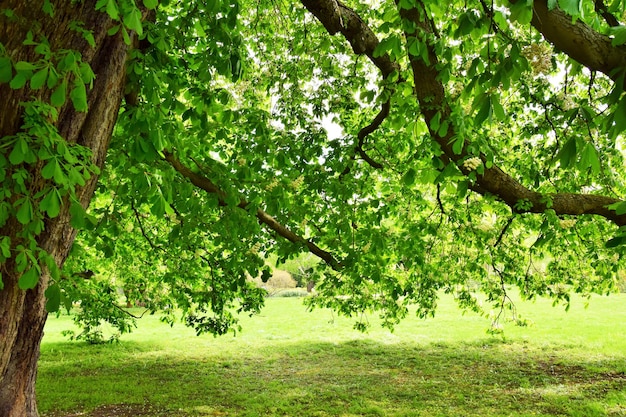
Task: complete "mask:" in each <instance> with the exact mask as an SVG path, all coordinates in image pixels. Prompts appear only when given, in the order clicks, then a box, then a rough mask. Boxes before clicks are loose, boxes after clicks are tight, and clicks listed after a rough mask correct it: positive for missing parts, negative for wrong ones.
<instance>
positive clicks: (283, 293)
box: [269, 289, 309, 297]
mask: <svg viewBox="0 0 626 417" xmlns="http://www.w3.org/2000/svg"><path fill="white" fill-rule="evenodd" d="M307 295H309V293H308V292H307V291H306V289H293V290H278V291H276V292H273V293H270V294H269V296H270V297H306V296H307Z"/></svg>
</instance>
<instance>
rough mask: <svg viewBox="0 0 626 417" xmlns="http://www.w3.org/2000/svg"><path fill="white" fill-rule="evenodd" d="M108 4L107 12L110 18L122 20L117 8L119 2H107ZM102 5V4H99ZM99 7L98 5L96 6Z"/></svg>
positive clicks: (113, 0)
mask: <svg viewBox="0 0 626 417" xmlns="http://www.w3.org/2000/svg"><path fill="white" fill-rule="evenodd" d="M105 2H106V6H105V7H106V12H107V14H108V15H109V17H110V18H111V19H113V20H119V19H120V14H119V13H120V12H119V9H118V7H117V2H116V1H115V0H105ZM98 3H101V2H98ZM96 7H97V5H96Z"/></svg>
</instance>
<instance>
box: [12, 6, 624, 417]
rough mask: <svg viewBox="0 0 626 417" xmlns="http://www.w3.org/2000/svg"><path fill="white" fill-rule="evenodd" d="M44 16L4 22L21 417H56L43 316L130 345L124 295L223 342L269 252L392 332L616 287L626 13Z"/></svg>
mask: <svg viewBox="0 0 626 417" xmlns="http://www.w3.org/2000/svg"><path fill="white" fill-rule="evenodd" d="M24 3H25V2H18V1H6V2H3V4H2V7H3V8H2V10H1V12H2V15H1V17H0V22H1V23H0V96H2V97H3V98H4V100H3V102H2V104H0V106H2V108H1V112H0V114H2V115H3V116H2V120H0V137H2V141H1V142H0V148H1V150H2V153H1V154H0V181H2V187H1V188H0V189H1V190H2V199H1V200H0V228H1V232H0V236H1V237H0V256H1V258H0V262H2V269H1V273H2V276H1V278H2V281H1V282H2V291H0V412H2V414H3V415H7V416H36V415H37V408H36V403H35V395H34V381H35V378H36V361H37V357H38V350H39V343H40V340H41V337H42V331H43V324H44V322H45V319H46V316H47V312H48V311H56V310H58V309H59V307H60V306H61V305H65V306H66V307H68V308H69V307H71V305H72V303H73V302H76V301H80V302H81V309H80V315H79V317H81V319H82V320H83V321H84V323H85V324H86V327H87V329H86V330H87V332H86V333H85V334H84V335H83V336H85V337H88V338H89V337H95V338H96V339H97V325H98V323H99V321H100V320H101V319H102V317H106V318H108V319H109V320H112V321H113V323H114V324H115V325H117V326H118V327H119V328H120V329H121V330H122V331H125V330H128V329H129V327H130V326H132V320H131V319H132V317H130V316H128V315H127V313H125V312H124V311H123V309H122V308H121V307H120V306H119V305H118V304H117V303H118V298H119V295H120V294H119V291H120V288H121V289H122V290H123V291H124V295H126V297H127V299H128V301H129V302H131V303H134V302H141V303H142V304H143V305H145V306H146V308H147V309H148V310H151V311H157V310H158V311H164V312H165V319H166V320H174V318H175V312H176V311H182V314H183V316H184V317H185V319H186V321H187V323H188V324H189V325H191V326H194V327H195V328H196V329H197V331H198V332H203V331H208V332H212V333H215V334H223V333H225V332H227V331H229V329H231V328H233V326H235V328H236V314H235V312H236V311H239V312H248V313H254V312H257V311H258V310H259V309H260V308H261V306H262V302H263V296H264V294H263V291H261V290H260V289H258V288H256V287H254V286H253V285H252V284H251V283H250V280H249V279H248V278H249V277H251V276H257V275H258V274H264V276H267V273H268V270H267V267H266V266H265V265H264V260H263V257H264V256H266V255H268V254H275V255H276V256H277V257H278V259H279V260H287V259H290V258H293V257H295V256H297V255H298V253H302V252H306V251H308V252H310V253H313V254H314V255H316V256H317V257H319V258H320V260H321V262H320V264H319V265H318V267H317V270H316V274H317V286H316V289H317V293H318V294H317V296H315V297H311V298H310V299H309V302H310V303H311V305H312V306H318V305H319V306H329V307H332V308H335V309H336V310H337V311H339V312H340V313H342V314H346V315H350V316H352V315H355V316H357V317H361V315H362V314H363V313H365V312H368V311H371V310H374V311H379V312H380V314H381V317H383V319H384V323H385V324H386V325H388V326H390V327H392V326H393V325H394V324H395V323H397V322H398V320H400V319H402V318H403V317H405V316H406V315H407V314H408V311H409V306H410V305H417V314H418V315H419V316H427V315H430V314H432V313H433V312H434V310H435V308H436V302H437V296H438V294H439V293H440V291H442V290H443V291H446V292H449V293H452V294H454V295H455V297H456V298H457V299H458V301H459V303H460V304H461V305H462V306H464V307H467V308H470V309H473V310H476V311H479V312H480V311H483V310H482V307H481V298H480V296H479V293H482V294H484V297H485V298H486V300H487V301H488V302H489V303H490V304H491V305H494V306H495V307H496V311H499V313H497V314H496V315H495V317H493V319H494V325H497V324H498V323H499V319H501V318H503V317H504V313H505V311H506V308H508V307H511V303H510V300H509V299H508V295H507V287H508V286H509V285H511V284H513V285H516V286H517V287H519V289H520V291H521V294H522V295H523V296H525V297H528V298H532V297H534V296H538V295H549V296H552V297H555V299H557V300H565V301H567V300H568V297H569V293H570V292H571V291H576V292H580V293H584V294H588V293H591V292H608V291H611V290H612V289H613V288H614V287H615V284H616V275H617V272H618V271H619V268H620V266H621V264H622V262H623V260H622V253H623V246H622V244H623V243H624V241H625V240H626V234H625V233H624V231H625V230H626V229H624V225H625V224H626V204H625V203H624V202H623V201H622V199H623V195H624V190H625V189H624V184H623V181H622V178H623V174H624V161H623V152H622V145H623V143H622V137H623V136H622V132H623V130H624V128H626V122H625V121H626V114H625V111H626V97H625V96H624V94H623V86H624V75H625V69H624V68H625V67H624V63H625V62H626V49H625V48H624V46H623V44H624V43H626V31H625V30H624V26H623V25H622V24H621V22H620V19H621V18H622V16H623V13H624V8H625V7H626V6H625V5H624V3H623V2H621V1H614V2H612V4H610V5H606V4H604V3H603V2H602V1H601V0H596V1H593V2H592V1H583V2H579V1H566V0H563V1H558V2H557V1H555V0H545V1H544V0H536V1H521V0H518V1H512V2H491V3H488V2H485V1H482V0H479V1H470V2H467V1H463V2H461V1H454V2H448V3H446V4H442V3H441V2H433V1H430V0H423V1H419V0H401V1H397V2H395V3H394V2H378V3H373V4H367V5H366V4H359V3H357V2H346V3H345V4H344V3H341V2H338V1H335V0H303V1H302V3H301V4H278V3H274V2H263V1H257V2H247V1H245V0H242V1H240V2H235V1H228V2H226V1H209V2H202V1H188V2H184V4H179V2H170V1H161V2H158V3H159V4H157V1H156V0H144V1H143V2H135V1H134V0H98V1H88V0H84V1H72V2H67V1H66V2H54V3H53V2H50V1H49V0H43V1H42V2H41V3H38V5H37V6H33V5H30V4H29V5H27V4H24ZM332 35H339V36H332ZM329 125H333V126H335V128H336V129H338V130H340V132H339V133H333V134H332V135H329V134H328V132H327V129H328V126H329ZM105 156H106V159H107V163H106V165H103V164H104V159H105ZM103 166H105V168H104V169H103ZM98 178H99V179H100V182H99V183H98V182H97V180H98ZM94 192H95V194H94ZM90 201H92V205H91V207H90V209H89V211H87V212H86V211H85V208H86V207H87V205H88V204H89V202H90ZM76 228H78V229H82V230H83V232H82V233H81V234H80V235H79V238H78V239H77V241H76V242H75V243H74V244H73V242H74V238H75V236H76ZM70 250H71V253H72V255H71V256H70V257H69V259H68V260H67V263H65V261H66V257H67V256H68V254H69V253H70ZM486 310H489V309H486ZM483 312H484V311H483ZM484 313H485V314H487V313H486V312H484ZM512 317H513V318H515V319H516V318H517V317H516V316H514V315H513V316H512ZM129 320H130V321H129ZM356 326H357V327H358V328H364V327H366V323H365V322H364V321H363V320H360V319H359V320H358V321H357V324H356ZM92 340H94V339H92Z"/></svg>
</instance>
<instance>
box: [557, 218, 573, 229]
mask: <svg viewBox="0 0 626 417" xmlns="http://www.w3.org/2000/svg"><path fill="white" fill-rule="evenodd" d="M559 226H561V228H562V229H571V228H572V227H574V226H576V219H561V220H559Z"/></svg>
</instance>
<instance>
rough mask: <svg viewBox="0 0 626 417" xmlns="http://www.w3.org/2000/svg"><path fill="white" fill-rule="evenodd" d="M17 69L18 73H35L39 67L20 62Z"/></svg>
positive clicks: (16, 66)
mask: <svg viewBox="0 0 626 417" xmlns="http://www.w3.org/2000/svg"><path fill="white" fill-rule="evenodd" d="M15 69H16V70H17V71H34V70H36V69H37V67H36V66H35V65H34V64H32V63H30V62H26V61H19V62H17V63H16V64H15Z"/></svg>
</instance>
